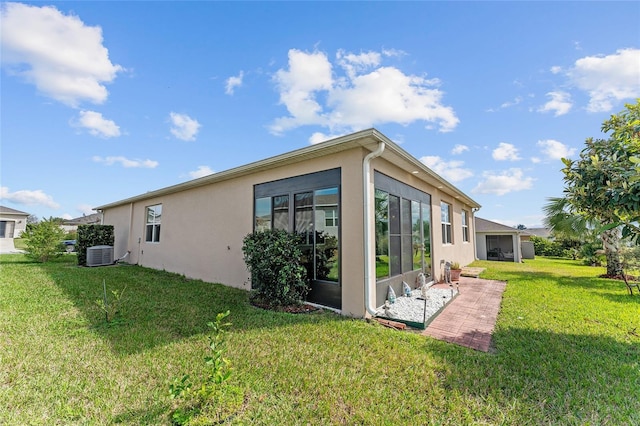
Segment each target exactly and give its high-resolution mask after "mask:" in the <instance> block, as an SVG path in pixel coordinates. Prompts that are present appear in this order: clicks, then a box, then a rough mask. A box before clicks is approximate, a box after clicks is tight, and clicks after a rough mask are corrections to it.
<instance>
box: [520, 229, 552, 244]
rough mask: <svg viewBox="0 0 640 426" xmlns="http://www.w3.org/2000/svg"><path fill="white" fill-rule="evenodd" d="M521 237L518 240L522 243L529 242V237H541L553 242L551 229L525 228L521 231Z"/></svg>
mask: <svg viewBox="0 0 640 426" xmlns="http://www.w3.org/2000/svg"><path fill="white" fill-rule="evenodd" d="M522 231H523V232H522V235H521V236H520V238H521V239H522V241H530V240H531V236H536V237H542V238H546V239H548V240H553V235H552V234H551V229H549V228H526V229H523V230H522Z"/></svg>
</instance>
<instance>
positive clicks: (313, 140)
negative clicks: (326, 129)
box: [309, 132, 344, 145]
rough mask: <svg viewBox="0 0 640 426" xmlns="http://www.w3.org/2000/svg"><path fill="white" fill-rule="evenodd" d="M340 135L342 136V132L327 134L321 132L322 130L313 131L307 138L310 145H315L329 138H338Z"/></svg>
mask: <svg viewBox="0 0 640 426" xmlns="http://www.w3.org/2000/svg"><path fill="white" fill-rule="evenodd" d="M340 136H344V133H339V134H332V135H328V134H325V133H322V132H315V133H314V134H312V135H311V137H310V138H309V143H310V144H311V145H316V144H319V143H321V142H324V141H328V140H330V139H335V138H339V137H340Z"/></svg>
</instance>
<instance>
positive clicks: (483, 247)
mask: <svg viewBox="0 0 640 426" xmlns="http://www.w3.org/2000/svg"><path fill="white" fill-rule="evenodd" d="M475 225H476V250H477V256H478V259H480V260H501V261H507V262H521V261H522V251H521V250H522V249H521V247H522V244H521V239H520V237H521V235H522V234H523V231H521V230H518V229H516V228H512V227H511V226H507V225H503V224H501V223H497V222H492V221H490V220H487V219H482V218H480V217H477V216H476V218H475Z"/></svg>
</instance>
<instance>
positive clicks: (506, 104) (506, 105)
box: [487, 96, 523, 112]
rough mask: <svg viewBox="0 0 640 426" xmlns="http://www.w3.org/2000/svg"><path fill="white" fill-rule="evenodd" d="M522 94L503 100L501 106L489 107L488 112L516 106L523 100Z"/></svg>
mask: <svg viewBox="0 0 640 426" xmlns="http://www.w3.org/2000/svg"><path fill="white" fill-rule="evenodd" d="M522 100H523V99H522V96H516V97H515V98H514V99H513V100H512V101H506V102H503V103H502V104H501V105H500V107H499V108H489V109H487V112H497V111H499V110H501V109H506V108H511V107H512V106H516V105H518V104H520V103H521V102H522Z"/></svg>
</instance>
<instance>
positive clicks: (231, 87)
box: [224, 71, 244, 95]
mask: <svg viewBox="0 0 640 426" xmlns="http://www.w3.org/2000/svg"><path fill="white" fill-rule="evenodd" d="M243 78H244V72H242V71H240V74H238V75H237V76H232V77H229V78H228V79H227V82H226V86H225V90H224V93H226V94H227V95H233V92H234V91H235V89H236V87H242V79H243Z"/></svg>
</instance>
